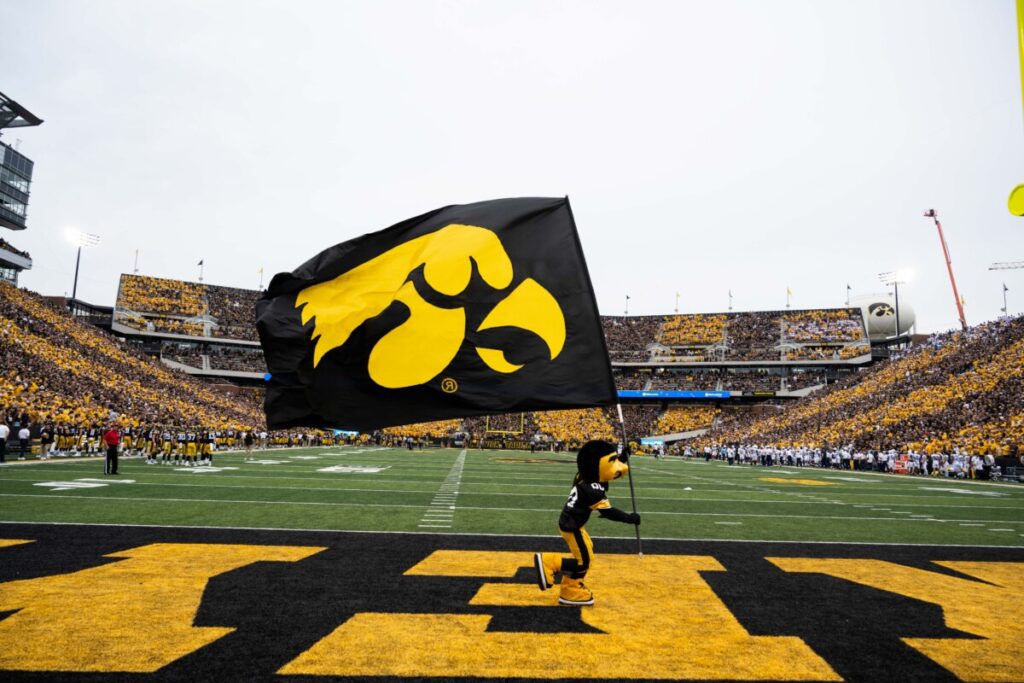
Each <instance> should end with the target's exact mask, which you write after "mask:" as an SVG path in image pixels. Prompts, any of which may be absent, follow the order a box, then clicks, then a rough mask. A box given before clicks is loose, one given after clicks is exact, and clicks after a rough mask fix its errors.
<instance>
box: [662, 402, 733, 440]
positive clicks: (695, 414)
mask: <svg viewBox="0 0 1024 683" xmlns="http://www.w3.org/2000/svg"><path fill="white" fill-rule="evenodd" d="M718 413H719V409H718V408H717V407H716V406H680V407H677V408H669V409H668V410H666V411H665V412H664V413H662V414H661V416H660V417H659V418H658V421H657V423H656V424H655V427H654V433H655V434H675V433H679V432H690V431H693V430H695V429H706V428H708V427H710V426H711V425H712V423H714V421H715V417H716V416H717V415H718Z"/></svg>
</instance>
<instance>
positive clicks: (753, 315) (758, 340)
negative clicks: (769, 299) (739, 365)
mask: <svg viewBox="0 0 1024 683" xmlns="http://www.w3.org/2000/svg"><path fill="white" fill-rule="evenodd" d="M781 325H782V315H781V314H780V313H779V312H777V311H756V312H748V313H733V314H731V315H730V317H729V326H728V328H727V330H726V344H727V345H728V351H727V356H726V357H727V358H728V359H729V360H738V361H752V360H779V358H780V356H781V354H780V352H779V344H780V341H781V339H780V338H781V334H782V332H781Z"/></svg>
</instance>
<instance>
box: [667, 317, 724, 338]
mask: <svg viewBox="0 0 1024 683" xmlns="http://www.w3.org/2000/svg"><path fill="white" fill-rule="evenodd" d="M728 319H729V318H728V316H726V315H723V314H718V315H703V314H699V313H698V314H693V315H671V316H668V317H667V318H666V319H665V323H664V324H663V325H662V328H661V335H660V337H659V338H658V341H659V342H660V343H661V344H664V345H665V346H706V345H711V344H718V343H720V342H722V341H723V340H724V338H725V328H726V324H727V321H728Z"/></svg>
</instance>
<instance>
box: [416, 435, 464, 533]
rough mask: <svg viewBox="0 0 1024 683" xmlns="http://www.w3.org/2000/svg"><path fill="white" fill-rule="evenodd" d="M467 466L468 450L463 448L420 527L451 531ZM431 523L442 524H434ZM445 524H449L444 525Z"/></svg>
mask: <svg viewBox="0 0 1024 683" xmlns="http://www.w3.org/2000/svg"><path fill="white" fill-rule="evenodd" d="M465 466H466V449H465V448H463V449H462V451H461V452H460V453H459V457H457V458H455V462H454V463H452V467H451V469H450V470H448V476H446V477H445V478H444V481H443V482H441V486H440V487H439V488H438V489H437V493H435V494H434V499H433V500H432V501H430V507H428V508H427V510H426V512H424V513H423V518H422V519H421V520H420V523H419V526H420V527H421V528H422V527H433V528H437V529H451V528H452V521H453V517H454V516H455V503H456V500H457V499H458V495H459V487H460V486H461V485H462V470H463V468H464V467H465ZM431 522H442V523H440V524H432V523H431ZM443 522H447V524H444V523H443Z"/></svg>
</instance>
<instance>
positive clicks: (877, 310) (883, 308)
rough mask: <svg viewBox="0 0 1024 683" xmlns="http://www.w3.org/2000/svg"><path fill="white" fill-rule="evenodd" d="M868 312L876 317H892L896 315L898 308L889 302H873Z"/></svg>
mask: <svg viewBox="0 0 1024 683" xmlns="http://www.w3.org/2000/svg"><path fill="white" fill-rule="evenodd" d="M868 313H869V314H870V315H873V316H875V317H876V318H891V317H893V316H895V315H896V310H895V309H894V308H893V307H892V306H890V305H889V304H871V305H870V306H868Z"/></svg>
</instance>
